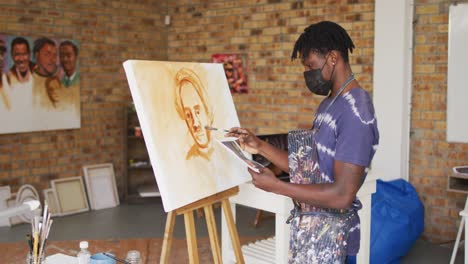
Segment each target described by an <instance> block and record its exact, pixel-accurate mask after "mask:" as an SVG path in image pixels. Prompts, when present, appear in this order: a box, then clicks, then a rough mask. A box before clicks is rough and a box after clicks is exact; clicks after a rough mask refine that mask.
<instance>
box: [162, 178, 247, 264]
mask: <svg viewBox="0 0 468 264" xmlns="http://www.w3.org/2000/svg"><path fill="white" fill-rule="evenodd" d="M238 192H239V187H238V186H236V187H234V188H231V189H228V190H226V191H223V192H220V193H217V194H214V195H212V196H209V197H206V198H204V199H201V200H199V201H196V202H194V203H191V204H189V205H186V206H184V207H181V208H178V209H176V210H174V211H170V212H169V213H168V215H167V220H166V229H165V231H164V240H163V246H162V251H161V259H160V261H159V263H160V264H167V263H168V261H169V255H170V251H171V244H172V234H173V231H174V224H175V217H176V215H181V214H183V215H184V222H185V232H186V234H187V247H188V255H189V261H190V263H194V264H195V263H196V264H198V263H199V258H198V250H197V236H196V232H195V222H194V216H193V211H194V210H197V209H199V208H203V210H204V212H205V217H206V224H207V227H208V234H209V237H210V245H211V251H212V254H213V259H214V263H215V264H216V263H223V260H222V258H221V248H220V245H219V239H218V231H217V230H216V222H215V218H214V213H213V204H215V203H217V202H221V207H222V208H223V212H224V215H225V216H226V223H227V226H228V229H229V235H230V236H231V241H232V247H233V249H234V253H235V255H236V260H237V263H240V264H243V263H244V257H243V256H242V251H241V247H240V241H239V235H238V233H237V229H236V224H235V222H234V217H233V215H232V211H231V204H230V203H229V197H231V196H233V195H236V194H237V193H238Z"/></svg>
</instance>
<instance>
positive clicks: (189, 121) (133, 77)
mask: <svg viewBox="0 0 468 264" xmlns="http://www.w3.org/2000/svg"><path fill="white" fill-rule="evenodd" d="M124 68H125V72H126V75H127V79H128V82H129V86H130V90H131V94H132V97H133V100H134V103H135V108H136V110H137V115H138V119H139V121H140V126H141V128H142V132H143V137H144V140H145V144H146V147H147V149H148V153H149V156H150V160H151V164H152V165H153V170H154V174H155V177H156V181H157V184H158V187H159V191H160V193H161V197H162V202H163V205H164V209H165V211H166V212H167V211H172V210H174V209H177V208H179V207H182V206H184V205H187V204H190V203H192V202H195V201H197V200H200V199H202V198H205V197H208V196H210V195H213V194H216V193H218V192H221V191H223V190H226V189H229V188H231V187H234V186H237V185H239V184H242V183H244V182H246V181H248V180H250V175H249V174H248V172H247V169H246V165H245V164H243V163H242V162H241V161H239V160H237V159H236V158H235V157H233V156H232V154H230V153H229V152H228V151H227V150H226V149H224V148H223V147H222V146H221V145H220V144H219V142H217V141H216V140H215V139H222V138H224V132H221V130H218V131H210V130H207V129H206V128H205V127H206V126H210V127H217V128H224V129H226V128H230V127H234V126H239V119H238V117H237V113H236V110H235V107H234V103H233V100H232V97H231V94H230V92H229V87H228V83H227V80H226V76H225V74H224V70H223V66H222V64H214V63H188V62H163V61H136V60H130V61H126V62H125V63H124Z"/></svg>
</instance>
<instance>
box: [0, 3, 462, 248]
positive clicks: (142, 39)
mask: <svg viewBox="0 0 468 264" xmlns="http://www.w3.org/2000/svg"><path fill="white" fill-rule="evenodd" d="M80 2H81V4H77V3H67V4H65V3H55V2H54V1H41V3H29V4H28V5H27V6H26V5H23V4H0V9H2V12H1V13H0V17H1V18H2V21H4V23H2V24H1V25H0V33H2V34H10V35H19V34H26V33H27V34H28V36H39V35H47V36H52V37H67V38H68V37H69V38H73V39H77V40H79V41H80V44H81V48H82V50H83V52H86V54H84V57H81V64H80V66H81V72H82V74H83V75H85V72H86V76H87V77H86V78H83V79H82V82H81V102H82V112H81V126H82V127H81V129H80V130H66V131H63V130H62V131H50V132H37V133H26V134H12V135H0V149H1V152H0V185H3V184H10V185H12V186H16V187H13V188H18V186H19V184H20V183H32V184H35V185H38V189H39V188H40V185H41V184H42V182H45V183H48V182H49V178H54V177H67V176H74V175H77V174H79V170H80V166H81V165H82V164H83V163H88V162H89V163H101V162H113V163H114V165H115V169H116V176H117V177H121V174H122V164H121V163H122V162H123V161H122V154H121V153H122V148H123V145H122V142H121V136H122V133H123V131H122V130H121V122H122V120H121V114H120V113H121V112H120V111H122V109H121V108H122V107H123V106H124V105H125V104H126V103H128V102H129V101H130V94H129V89H128V85H127V83H126V79H125V75H124V73H123V68H122V67H121V62H123V61H124V60H125V59H129V58H132V59H151V60H165V59H168V60H172V61H195V62H210V60H211V56H212V55H213V54H218V53H232V54H241V53H245V54H247V59H248V74H249V81H248V85H249V86H248V88H249V91H248V94H234V95H233V98H234V102H235V105H236V109H237V111H238V114H239V119H240V123H241V124H242V125H243V126H245V127H251V128H255V129H256V131H257V132H258V133H280V132H286V131H288V130H290V129H294V128H298V127H299V128H307V127H309V126H310V123H311V121H312V118H313V112H314V111H315V109H316V107H317V105H318V103H319V101H320V98H315V97H313V96H312V95H311V94H310V93H309V92H307V90H306V89H304V81H303V78H302V71H303V69H302V67H301V66H300V65H299V64H298V63H297V62H296V63H291V62H290V59H289V58H290V55H291V48H292V45H293V43H294V41H295V40H296V38H297V36H298V34H299V33H300V32H302V30H303V29H304V27H306V26H307V25H309V24H310V23H312V22H315V21H319V20H323V19H328V20H334V21H337V22H339V23H340V24H342V25H343V26H344V27H345V28H346V29H347V30H349V33H350V34H351V36H352V38H353V39H354V40H355V44H356V46H357V49H356V51H355V53H354V54H352V55H351V63H352V65H353V71H354V72H355V73H356V77H357V78H358V79H359V81H360V83H361V84H362V85H363V86H364V88H365V89H366V90H368V91H369V92H371V93H372V91H373V89H374V88H373V87H372V82H373V79H372V73H373V52H374V51H373V43H374V1H372V0H338V1H297V0H283V1H279V0H259V1H255V2H253V1H247V0H240V1H201V0H193V1H188V0H180V1H149V0H148V1H138V3H136V4H130V3H127V2H126V1H106V2H105V3H101V1H100V2H98V3H95V2H91V1H80ZM459 2H468V1H466V0H465V1H459ZM414 4H415V14H414V46H413V50H414V52H413V66H412V69H413V78H412V89H413V91H412V98H411V102H412V110H411V135H410V161H409V162H410V165H409V169H410V171H409V181H410V182H411V183H412V184H413V185H414V186H415V187H416V189H417V191H418V193H419V195H420V196H421V198H422V200H423V202H424V205H425V222H426V226H425V233H424V236H425V237H426V238H428V239H430V240H432V241H447V240H453V239H454V238H455V234H456V231H457V227H458V223H459V216H458V212H459V211H460V210H461V209H462V208H463V206H464V201H465V197H466V196H465V195H463V194H455V193H450V192H447V191H446V186H447V175H448V174H449V173H450V168H451V167H452V166H455V165H466V164H468V145H467V144H461V143H448V142H447V141H446V140H445V129H446V91H447V85H446V84H447V47H448V45H447V41H448V40H447V37H448V32H447V30H448V10H449V4H450V2H449V1H444V0H415V1H414ZM4 10H5V11H4ZM148 10H151V12H149V11H148ZM166 14H170V16H171V19H170V22H171V24H170V25H169V26H168V27H166V26H164V19H163V18H164V16H165V15H166ZM166 33H167V34H166ZM76 34H78V35H76ZM154 47H157V48H154ZM391 71H392V69H389V72H391ZM375 89H378V88H377V87H376V88H375ZM44 179H45V180H44ZM117 182H118V185H120V183H119V181H117Z"/></svg>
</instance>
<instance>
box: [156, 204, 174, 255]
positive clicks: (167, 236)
mask: <svg viewBox="0 0 468 264" xmlns="http://www.w3.org/2000/svg"><path fill="white" fill-rule="evenodd" d="M175 217H176V215H175V213H174V212H173V211H170V212H169V213H167V219H166V228H165V230H164V240H163V246H162V250H161V259H160V260H159V263H160V264H167V263H169V255H170V253H171V245H172V234H173V232H174V224H175Z"/></svg>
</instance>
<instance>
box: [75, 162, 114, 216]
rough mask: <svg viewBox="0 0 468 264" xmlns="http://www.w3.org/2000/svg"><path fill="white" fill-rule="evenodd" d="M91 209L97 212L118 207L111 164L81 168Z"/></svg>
mask: <svg viewBox="0 0 468 264" xmlns="http://www.w3.org/2000/svg"><path fill="white" fill-rule="evenodd" d="M83 173H84V177H85V182H86V189H87V190H88V198H89V203H90V205H91V209H93V210H99V209H105V208H111V207H116V206H117V205H119V194H118V192H117V185H116V183H115V175H114V166H113V165H112V164H111V163H105V164H97V165H88V166H83Z"/></svg>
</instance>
